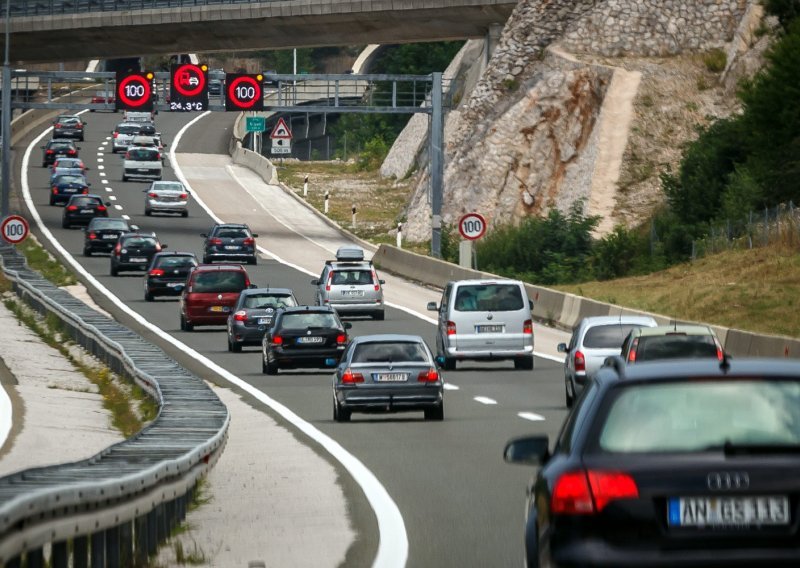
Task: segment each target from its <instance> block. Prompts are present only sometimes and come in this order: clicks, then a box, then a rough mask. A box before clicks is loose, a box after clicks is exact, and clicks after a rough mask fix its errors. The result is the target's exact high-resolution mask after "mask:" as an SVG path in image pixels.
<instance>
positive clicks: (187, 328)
mask: <svg viewBox="0 0 800 568" xmlns="http://www.w3.org/2000/svg"><path fill="white" fill-rule="evenodd" d="M193 329H194V325H193V324H191V323H189V321H188V320H187V319H186V318H185V317H183V314H181V330H183V331H192V330H193Z"/></svg>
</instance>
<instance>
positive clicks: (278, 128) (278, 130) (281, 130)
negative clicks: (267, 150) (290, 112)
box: [269, 118, 292, 140]
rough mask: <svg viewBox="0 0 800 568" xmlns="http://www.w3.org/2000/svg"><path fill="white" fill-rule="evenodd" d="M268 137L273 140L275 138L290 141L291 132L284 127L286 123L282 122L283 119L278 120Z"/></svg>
mask: <svg viewBox="0 0 800 568" xmlns="http://www.w3.org/2000/svg"><path fill="white" fill-rule="evenodd" d="M269 137H270V138H272V139H273V140H275V139H276V138H285V139H286V140H291V139H292V131H291V130H289V127H288V126H287V125H286V121H285V120H283V118H279V119H278V123H277V124H276V125H275V128H273V129H272V132H270V134H269Z"/></svg>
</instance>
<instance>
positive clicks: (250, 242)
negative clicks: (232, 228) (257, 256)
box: [242, 237, 255, 246]
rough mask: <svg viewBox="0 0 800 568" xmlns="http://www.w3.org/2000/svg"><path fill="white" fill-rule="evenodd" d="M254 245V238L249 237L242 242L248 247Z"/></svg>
mask: <svg viewBox="0 0 800 568" xmlns="http://www.w3.org/2000/svg"><path fill="white" fill-rule="evenodd" d="M253 243H255V241H254V240H253V238H252V237H247V238H246V239H245V240H243V241H242V244H244V245H248V246H249V245H252V244H253Z"/></svg>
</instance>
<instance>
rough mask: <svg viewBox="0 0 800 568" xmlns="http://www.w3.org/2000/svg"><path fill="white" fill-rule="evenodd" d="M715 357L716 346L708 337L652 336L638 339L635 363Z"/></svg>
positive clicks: (711, 338) (712, 339)
mask: <svg viewBox="0 0 800 568" xmlns="http://www.w3.org/2000/svg"><path fill="white" fill-rule="evenodd" d="M687 357H688V358H695V357H717V344H716V343H715V342H714V338H713V337H711V336H710V335H680V334H678V335H653V336H649V337H647V336H645V337H640V338H639V344H638V345H637V347H636V361H655V360H658V359H683V358H687Z"/></svg>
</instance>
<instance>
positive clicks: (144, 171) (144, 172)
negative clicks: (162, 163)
mask: <svg viewBox="0 0 800 568" xmlns="http://www.w3.org/2000/svg"><path fill="white" fill-rule="evenodd" d="M149 171H150V170H148V169H147V168H139V173H142V174H146V173H147V172H149Z"/></svg>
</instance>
